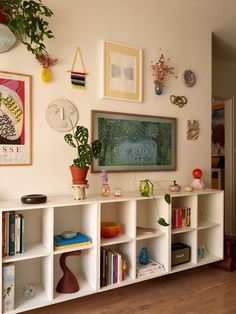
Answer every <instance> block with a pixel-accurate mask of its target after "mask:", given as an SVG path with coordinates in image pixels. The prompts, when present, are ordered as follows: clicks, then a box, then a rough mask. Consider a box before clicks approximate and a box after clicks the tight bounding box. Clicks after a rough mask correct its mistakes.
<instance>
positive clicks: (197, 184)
mask: <svg viewBox="0 0 236 314" xmlns="http://www.w3.org/2000/svg"><path fill="white" fill-rule="evenodd" d="M192 174H193V177H194V179H193V182H192V183H191V187H192V188H193V189H194V190H203V189H205V185H204V183H203V182H202V180H201V177H202V170H201V169H194V170H193V172H192Z"/></svg>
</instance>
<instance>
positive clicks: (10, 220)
mask: <svg viewBox="0 0 236 314" xmlns="http://www.w3.org/2000/svg"><path fill="white" fill-rule="evenodd" d="M23 252H24V217H23V215H22V214H18V213H15V212H14V211H12V212H3V213H2V257H5V256H13V255H15V254H19V253H23Z"/></svg>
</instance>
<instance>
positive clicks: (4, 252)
mask: <svg viewBox="0 0 236 314" xmlns="http://www.w3.org/2000/svg"><path fill="white" fill-rule="evenodd" d="M5 224H6V219H5V212H3V213H2V257H4V256H6V233H5V230H6V226H5Z"/></svg>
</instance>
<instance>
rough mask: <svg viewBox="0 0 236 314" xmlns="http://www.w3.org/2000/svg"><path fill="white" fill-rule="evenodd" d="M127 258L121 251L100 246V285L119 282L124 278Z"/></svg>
mask: <svg viewBox="0 0 236 314" xmlns="http://www.w3.org/2000/svg"><path fill="white" fill-rule="evenodd" d="M126 274H127V260H126V258H125V257H124V255H123V254H122V253H118V252H116V251H113V250H111V249H106V248H101V287H105V286H108V285H112V284H115V283H119V282H121V281H122V280H124V279H125V278H126Z"/></svg>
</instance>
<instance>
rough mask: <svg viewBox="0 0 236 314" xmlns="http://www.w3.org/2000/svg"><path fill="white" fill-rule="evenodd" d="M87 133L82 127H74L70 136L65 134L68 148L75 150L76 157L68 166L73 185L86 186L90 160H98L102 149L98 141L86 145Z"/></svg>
mask: <svg viewBox="0 0 236 314" xmlns="http://www.w3.org/2000/svg"><path fill="white" fill-rule="evenodd" d="M88 138H89V132H88V129H87V128H85V127H84V126H76V127H74V128H72V134H71V133H67V134H66V135H65V136H64V140H65V141H66V143H68V144H69V145H70V146H72V147H74V148H76V150H77V157H76V158H75V159H74V160H73V165H72V166H70V170H71V174H72V182H73V184H86V183H87V180H86V176H87V173H88V169H89V166H90V165H91V164H92V159H93V157H94V158H96V159H97V158H98V157H99V154H100V152H101V149H102V143H101V141H99V140H95V141H93V142H92V143H91V144H89V143H88Z"/></svg>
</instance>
